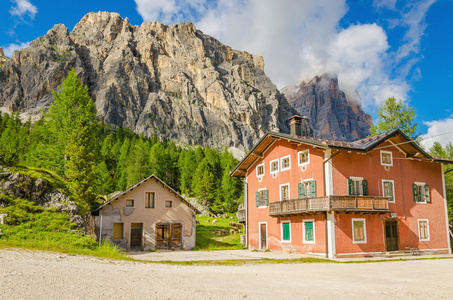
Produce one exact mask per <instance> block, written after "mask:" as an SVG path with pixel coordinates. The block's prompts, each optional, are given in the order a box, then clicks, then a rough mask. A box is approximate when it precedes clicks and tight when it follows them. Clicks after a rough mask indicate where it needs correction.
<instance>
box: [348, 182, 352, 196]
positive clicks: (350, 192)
mask: <svg viewBox="0 0 453 300" xmlns="http://www.w3.org/2000/svg"><path fill="white" fill-rule="evenodd" d="M348 195H352V179H348Z"/></svg>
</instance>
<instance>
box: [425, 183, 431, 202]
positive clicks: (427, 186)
mask: <svg viewBox="0 0 453 300" xmlns="http://www.w3.org/2000/svg"><path fill="white" fill-rule="evenodd" d="M425 200H426V202H427V203H431V198H430V197H429V185H427V184H425Z"/></svg>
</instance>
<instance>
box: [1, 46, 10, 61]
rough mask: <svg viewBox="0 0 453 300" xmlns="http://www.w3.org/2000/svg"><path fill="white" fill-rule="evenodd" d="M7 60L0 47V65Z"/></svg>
mask: <svg viewBox="0 0 453 300" xmlns="http://www.w3.org/2000/svg"><path fill="white" fill-rule="evenodd" d="M7 60H8V58H7V57H6V56H5V54H4V53H3V49H2V47H0V64H3V63H4V62H6V61H7Z"/></svg>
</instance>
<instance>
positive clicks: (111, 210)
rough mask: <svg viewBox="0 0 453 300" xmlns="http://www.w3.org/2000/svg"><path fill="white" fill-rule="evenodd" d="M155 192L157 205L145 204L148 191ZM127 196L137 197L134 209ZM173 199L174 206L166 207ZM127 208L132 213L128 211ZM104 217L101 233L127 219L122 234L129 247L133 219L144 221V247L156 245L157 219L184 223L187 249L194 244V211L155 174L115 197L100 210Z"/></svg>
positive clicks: (165, 221)
mask: <svg viewBox="0 0 453 300" xmlns="http://www.w3.org/2000/svg"><path fill="white" fill-rule="evenodd" d="M146 192H154V193H155V196H154V208H145V193H146ZM126 199H134V207H133V209H132V210H131V209H130V208H129V207H126ZM166 200H171V201H172V207H171V208H166V207H165V201H166ZM128 210H129V213H130V211H132V213H130V214H129V215H128ZM101 215H102V216H103V220H102V236H103V237H104V236H105V235H108V236H110V237H112V236H113V224H114V223H117V222H122V223H124V225H123V228H124V234H123V238H124V239H126V240H127V248H128V249H129V248H130V231H131V223H143V237H142V240H143V248H144V249H154V248H155V242H156V237H155V224H156V223H172V222H174V223H182V225H183V240H182V246H183V247H184V249H191V248H192V247H194V246H195V213H194V212H193V210H192V209H190V208H189V207H188V206H187V204H185V203H183V202H182V201H181V200H180V199H179V198H178V197H176V196H175V195H174V194H173V193H171V192H170V191H169V190H168V189H167V188H166V187H164V186H163V185H162V184H161V183H160V182H158V181H157V180H155V179H154V178H152V179H148V180H147V181H146V182H143V183H142V184H140V186H138V187H136V188H134V189H133V190H131V191H129V192H127V193H126V194H125V195H123V196H120V197H119V198H118V199H117V200H113V201H112V202H111V203H110V204H108V205H106V206H104V207H103V208H102V209H101V210H100V211H99V216H101ZM99 227H100V217H98V218H97V220H96V229H97V230H96V231H97V232H99Z"/></svg>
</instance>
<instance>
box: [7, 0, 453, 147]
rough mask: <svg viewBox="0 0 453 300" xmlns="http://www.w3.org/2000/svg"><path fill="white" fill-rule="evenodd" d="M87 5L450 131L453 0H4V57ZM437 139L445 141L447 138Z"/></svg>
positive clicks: (69, 22)
mask: <svg viewBox="0 0 453 300" xmlns="http://www.w3.org/2000/svg"><path fill="white" fill-rule="evenodd" d="M91 11H94V12H97V11H110V12H118V13H119V14H120V15H121V16H122V17H123V18H125V17H128V18H129V21H130V23H131V24H134V25H140V24H141V23H142V22H143V21H151V20H158V21H160V22H163V23H167V24H173V23H177V22H184V21H192V22H194V23H195V24H196V26H197V28H198V29H200V30H202V31H203V32H205V33H206V34H210V35H212V36H214V37H216V38H218V39H219V40H220V41H222V42H223V43H225V44H227V45H230V46H232V47H233V48H235V49H238V50H245V51H248V52H250V53H252V54H259V55H262V56H263V57H264V60H265V64H266V65H265V71H266V73H267V75H268V76H269V77H270V78H271V79H272V80H273V82H274V83H276V84H277V86H278V87H280V88H282V87H284V86H285V85H288V84H292V83H295V82H297V81H300V80H303V79H309V78H311V77H312V76H314V75H316V74H318V73H321V72H329V73H336V74H338V78H339V82H340V86H341V88H342V89H343V90H344V91H345V92H346V93H348V94H349V95H351V96H352V95H354V90H355V89H357V90H358V91H359V94H360V96H361V99H357V101H361V103H362V106H363V108H364V110H365V111H366V112H368V113H370V114H372V115H373V119H376V110H377V108H378V106H379V105H380V104H381V103H382V102H383V101H384V100H385V99H386V98H388V97H390V96H395V97H396V98H397V99H402V100H404V101H405V102H406V103H408V104H410V105H412V106H414V107H415V109H416V113H417V119H416V121H417V122H418V124H419V130H420V131H421V132H422V133H423V134H426V136H433V135H439V134H442V133H444V132H450V131H453V91H452V87H453V58H452V54H453V0H437V1H436V0H424V1H420V0H412V1H399V0H354V1H346V0H303V1H302V0H299V1H296V0H293V1H289V0H280V1H274V0H215V1H213V0H191V1H180V0H135V1H133V0H122V1H119V0H110V1H104V0H102V1H85V0H79V1H61V0H60V1H54V0H46V1H38V0H3V1H2V2H1V3H0V20H2V21H0V47H2V48H3V49H4V51H5V54H6V55H7V56H10V55H11V54H12V52H13V50H14V49H20V48H23V47H25V46H26V45H27V43H28V42H30V41H32V40H34V39H36V38H37V37H38V36H42V35H44V34H46V32H47V31H48V30H49V29H50V28H52V27H53V25H54V24H59V23H62V24H65V25H66V27H68V29H69V30H70V31H71V30H72V29H73V27H74V26H75V24H77V22H78V21H80V19H81V18H82V17H83V16H84V15H85V14H86V13H88V12H91ZM433 140H434V139H426V140H425V143H426V145H427V146H429V145H430V144H431V143H432V142H433ZM437 140H439V141H440V142H441V143H443V144H445V143H446V142H448V141H453V134H444V135H441V136H439V137H437Z"/></svg>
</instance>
